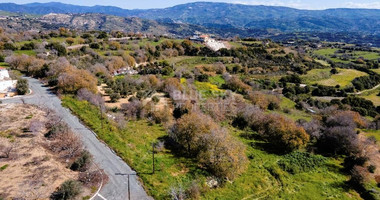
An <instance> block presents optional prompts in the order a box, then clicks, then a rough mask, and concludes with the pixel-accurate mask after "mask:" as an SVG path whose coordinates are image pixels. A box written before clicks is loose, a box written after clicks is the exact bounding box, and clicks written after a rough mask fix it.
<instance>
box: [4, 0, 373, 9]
mask: <svg viewBox="0 0 380 200" xmlns="http://www.w3.org/2000/svg"><path fill="white" fill-rule="evenodd" d="M51 1H59V0H0V2H1V3H5V2H12V3H17V4H24V3H31V2H51ZM195 1H196V0H163V1H162V0H108V1H105V0H61V1H59V2H62V3H69V4H76V5H86V6H93V5H112V6H118V7H122V8H127V9H135V8H141V9H146V8H164V7H170V6H174V5H178V4H183V3H189V2H195ZM204 1H210V2H228V3H240V4H247V5H273V6H287V7H293V8H301V9H326V8H377V9H380V0H204ZM0 9H1V8H0Z"/></svg>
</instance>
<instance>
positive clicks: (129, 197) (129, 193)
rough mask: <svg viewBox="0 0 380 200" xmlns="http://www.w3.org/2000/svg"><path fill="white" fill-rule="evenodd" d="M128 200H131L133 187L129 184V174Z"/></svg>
mask: <svg viewBox="0 0 380 200" xmlns="http://www.w3.org/2000/svg"><path fill="white" fill-rule="evenodd" d="M128 200H131V187H130V182H129V174H128Z"/></svg>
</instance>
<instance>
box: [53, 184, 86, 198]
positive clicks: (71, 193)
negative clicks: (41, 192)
mask: <svg viewBox="0 0 380 200" xmlns="http://www.w3.org/2000/svg"><path fill="white" fill-rule="evenodd" d="M81 187H82V186H81V184H80V183H79V182H78V181H75V180H68V181H65V182H63V183H62V185H61V186H60V187H59V189H58V190H57V191H56V192H54V193H53V195H52V199H57V200H58V199H59V200H66V199H74V198H75V197H76V196H78V194H80V193H81Z"/></svg>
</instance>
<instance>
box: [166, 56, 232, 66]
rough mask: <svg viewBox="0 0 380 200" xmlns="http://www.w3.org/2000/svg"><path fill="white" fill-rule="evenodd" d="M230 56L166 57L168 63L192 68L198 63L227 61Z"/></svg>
mask: <svg viewBox="0 0 380 200" xmlns="http://www.w3.org/2000/svg"><path fill="white" fill-rule="evenodd" d="M231 59H232V58H230V57H202V56H178V57H173V58H170V59H168V62H169V64H170V65H174V66H176V67H185V68H188V69H193V68H194V67H195V66H198V65H202V64H203V65H206V64H214V63H216V62H222V63H227V62H228V61H230V60H231Z"/></svg>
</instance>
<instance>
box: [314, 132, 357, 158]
mask: <svg viewBox="0 0 380 200" xmlns="http://www.w3.org/2000/svg"><path fill="white" fill-rule="evenodd" d="M359 145H360V142H359V139H358V136H357V134H356V131H355V130H354V129H352V127H344V126H336V127H331V128H327V129H326V130H325V131H324V133H323V134H322V136H321V138H320V139H319V140H318V141H317V147H318V149H319V151H321V152H324V153H327V154H329V155H351V154H356V153H359V152H360V146H359Z"/></svg>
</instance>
